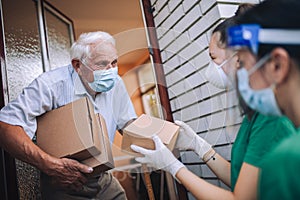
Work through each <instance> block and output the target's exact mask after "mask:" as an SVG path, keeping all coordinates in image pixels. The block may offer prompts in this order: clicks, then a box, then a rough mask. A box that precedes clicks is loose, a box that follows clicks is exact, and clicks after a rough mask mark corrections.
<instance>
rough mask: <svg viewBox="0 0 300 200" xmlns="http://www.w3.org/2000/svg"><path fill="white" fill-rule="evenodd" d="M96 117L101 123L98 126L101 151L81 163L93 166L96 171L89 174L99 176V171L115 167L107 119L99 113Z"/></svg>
mask: <svg viewBox="0 0 300 200" xmlns="http://www.w3.org/2000/svg"><path fill="white" fill-rule="evenodd" d="M96 117H97V119H98V123H99V126H98V127H99V135H100V137H99V139H100V151H101V153H100V154H98V155H96V156H92V157H90V158H88V159H86V160H83V161H81V163H83V164H86V165H88V166H90V167H93V169H94V171H93V172H92V173H91V174H88V176H97V175H99V173H101V172H103V171H107V170H110V169H113V168H114V167H115V164H114V159H113V155H112V149H111V145H110V141H109V137H108V133H107V128H106V123H105V120H104V118H103V117H102V115H100V114H97V115H96Z"/></svg>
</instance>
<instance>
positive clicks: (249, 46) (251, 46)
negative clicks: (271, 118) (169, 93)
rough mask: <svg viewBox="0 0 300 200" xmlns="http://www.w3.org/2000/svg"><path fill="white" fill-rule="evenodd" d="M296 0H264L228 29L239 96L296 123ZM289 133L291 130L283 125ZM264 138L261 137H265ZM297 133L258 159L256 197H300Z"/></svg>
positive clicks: (299, 45) (299, 122) (299, 43)
mask: <svg viewBox="0 0 300 200" xmlns="http://www.w3.org/2000/svg"><path fill="white" fill-rule="evenodd" d="M299 12H300V2H299V1H298V0H266V1H264V2H263V3H261V4H260V5H258V6H257V7H255V8H254V9H252V10H250V11H249V12H247V13H245V14H244V15H243V16H241V18H240V19H239V20H238V23H239V24H240V25H239V26H234V27H231V28H230V29H229V38H228V45H229V47H231V48H234V49H235V50H238V55H239V59H240V62H241V66H240V68H239V69H238V71H237V77H238V89H239V92H240V94H241V96H242V97H243V99H244V101H245V102H246V103H247V104H248V105H249V106H250V107H251V108H252V109H255V110H257V111H258V112H260V113H262V114H265V115H275V116H280V115H286V116H287V117H288V118H290V119H291V121H292V122H293V124H294V126H295V127H296V132H298V133H299V132H300V131H299V126H300V107H299V102H300V90H299V85H300V23H299V21H300V15H299ZM284 133H285V134H290V130H285V131H284ZM268 139H269V138H264V142H265V141H267V140H268ZM299 143H300V135H299V134H295V135H293V136H290V137H289V138H287V139H285V140H284V141H282V142H281V143H280V144H279V145H278V146H277V147H276V148H275V149H274V150H273V151H272V152H271V153H269V154H268V156H267V157H266V159H265V160H264V161H263V163H262V167H261V173H260V177H259V183H258V186H259V188H258V191H259V192H258V193H259V198H260V199H300V190H299V187H300V175H299V166H300V145H299Z"/></svg>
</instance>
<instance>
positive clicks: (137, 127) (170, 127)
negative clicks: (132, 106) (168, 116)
mask: <svg viewBox="0 0 300 200" xmlns="http://www.w3.org/2000/svg"><path fill="white" fill-rule="evenodd" d="M178 132H179V126H178V125H176V124H174V123H172V122H169V121H165V120H162V119H159V118H155V117H152V116H150V115H146V114H142V115H141V116H140V117H138V118H137V119H136V120H135V121H134V122H132V123H131V124H129V125H128V126H127V127H126V128H125V129H124V133H123V138H122V146H121V148H122V151H124V152H127V153H129V154H132V155H135V156H140V154H139V153H136V152H135V151H133V150H132V149H131V148H130V145H132V144H135V145H138V146H141V147H144V148H147V149H155V144H154V142H153V140H152V137H153V136H154V135H157V136H158V137H159V138H160V139H161V141H162V142H163V143H164V144H165V145H166V146H167V147H168V148H169V149H170V150H173V149H174V147H175V144H176V140H177V137H178Z"/></svg>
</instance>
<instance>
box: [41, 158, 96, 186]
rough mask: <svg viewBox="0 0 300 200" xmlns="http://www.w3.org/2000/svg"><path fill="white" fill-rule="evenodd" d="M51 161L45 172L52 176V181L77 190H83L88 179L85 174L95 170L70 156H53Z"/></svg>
mask: <svg viewBox="0 0 300 200" xmlns="http://www.w3.org/2000/svg"><path fill="white" fill-rule="evenodd" d="M51 162H52V164H50V165H48V166H47V169H45V170H44V172H45V173H46V174H47V175H48V176H50V177H52V182H53V183H54V184H57V185H58V186H60V187H64V188H67V189H71V190H75V191H78V190H81V189H82V186H83V184H84V183H85V182H86V181H87V179H86V177H85V174H88V173H91V172H93V168H91V167H88V166H86V165H83V164H81V163H79V162H77V161H76V160H72V159H68V158H61V159H56V158H51Z"/></svg>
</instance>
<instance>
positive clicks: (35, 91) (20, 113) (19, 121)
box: [0, 77, 52, 139]
mask: <svg viewBox="0 0 300 200" xmlns="http://www.w3.org/2000/svg"><path fill="white" fill-rule="evenodd" d="M51 96H52V95H51V90H50V89H49V87H48V86H47V84H46V83H45V82H44V81H43V79H42V78H41V77H38V78H37V79H35V80H34V81H33V82H32V83H31V84H30V85H29V86H27V87H26V88H24V89H23V92H22V93H21V94H20V95H19V96H18V97H17V98H16V99H15V100H13V101H11V102H10V103H8V104H7V105H6V106H5V107H3V108H2V109H1V111H0V121H2V122H5V123H8V124H11V125H18V126H21V127H23V129H24V131H25V132H26V133H27V135H28V136H29V137H30V138H31V139H32V138H33V136H34V135H35V132H36V129H37V122H36V117H37V116H39V115H41V114H43V113H45V112H46V111H47V110H50V108H52V101H51Z"/></svg>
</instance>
